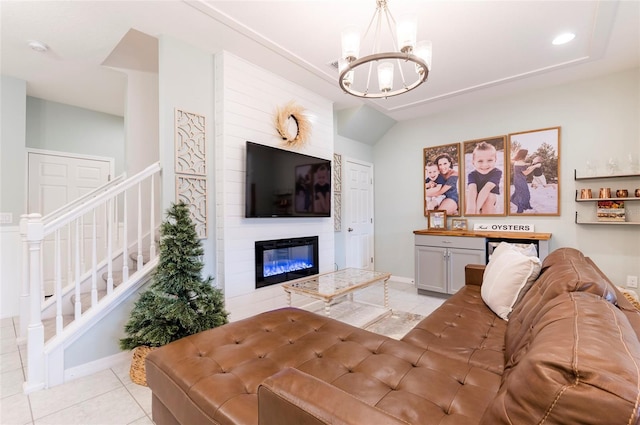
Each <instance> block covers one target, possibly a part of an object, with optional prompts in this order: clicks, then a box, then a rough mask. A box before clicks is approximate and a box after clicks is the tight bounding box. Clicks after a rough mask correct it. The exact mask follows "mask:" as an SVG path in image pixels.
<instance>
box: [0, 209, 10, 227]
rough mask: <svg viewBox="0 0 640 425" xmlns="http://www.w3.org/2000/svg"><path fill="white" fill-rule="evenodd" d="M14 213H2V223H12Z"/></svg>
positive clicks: (0, 217)
mask: <svg viewBox="0 0 640 425" xmlns="http://www.w3.org/2000/svg"><path fill="white" fill-rule="evenodd" d="M12 223H13V214H12V213H10V212H3V213H0V224H12Z"/></svg>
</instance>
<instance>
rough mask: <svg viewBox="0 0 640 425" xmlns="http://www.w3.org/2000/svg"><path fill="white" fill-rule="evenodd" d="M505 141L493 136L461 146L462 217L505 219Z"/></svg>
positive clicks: (506, 164)
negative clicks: (462, 179) (462, 169)
mask: <svg viewBox="0 0 640 425" xmlns="http://www.w3.org/2000/svg"><path fill="white" fill-rule="evenodd" d="M506 141H507V136H495V137H490V138H487V139H477V140H469V141H467V142H463V143H462V152H463V158H464V160H463V165H464V167H463V168H464V190H465V196H464V215H465V216H485V217H490V216H504V215H506V208H505V200H506V195H505V188H506V187H507V185H506V184H505V182H506V181H507V178H506V176H507V169H506V168H507V167H508V162H507V160H506V159H507V143H506Z"/></svg>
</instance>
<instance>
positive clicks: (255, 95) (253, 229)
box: [215, 52, 335, 320]
mask: <svg viewBox="0 0 640 425" xmlns="http://www.w3.org/2000/svg"><path fill="white" fill-rule="evenodd" d="M290 100H294V101H295V102H297V103H298V104H300V105H301V106H302V107H303V108H304V109H305V110H306V113H307V114H308V116H309V118H310V120H311V122H312V133H311V137H310V140H309V141H308V142H307V144H306V146H304V147H303V148H301V149H299V150H297V152H300V153H304V154H306V155H312V156H316V157H320V158H325V159H332V158H333V105H332V103H331V102H330V101H329V100H327V99H325V98H323V97H321V96H319V95H317V94H315V93H313V92H310V91H308V90H306V89H303V88H301V87H299V86H297V85H295V84H293V83H291V82H290V81H287V80H286V79H285V78H282V77H280V76H277V75H274V74H272V73H269V72H267V71H265V70H263V69H261V68H259V67H257V66H255V65H253V64H251V63H249V62H247V61H245V60H243V59H240V58H238V57H236V56H234V55H232V54H230V53H228V52H221V53H218V54H217V55H216V57H215V122H216V126H215V129H216V134H215V154H216V155H215V156H216V158H215V163H216V176H215V178H216V225H217V232H216V235H217V241H216V243H217V256H216V257H217V279H216V281H217V283H218V285H219V286H221V287H222V288H223V289H224V292H225V299H226V307H227V310H229V312H230V313H231V317H230V319H231V320H238V319H241V318H243V317H247V316H250V315H252V314H256V313H259V312H262V311H267V310H271V309H274V308H279V307H284V306H285V305H286V297H285V294H284V291H283V290H282V288H281V287H280V285H272V286H270V287H267V288H261V289H259V290H256V289H255V271H254V243H255V241H258V240H269V239H280V238H289V237H300V236H315V235H317V236H318V237H319V245H320V252H319V258H320V264H319V267H320V272H321V273H323V272H328V271H332V270H333V269H334V263H335V261H334V242H333V237H334V232H333V218H273V219H269V218H264V219H262V218H260V219H255V218H251V219H249V218H244V180H245V177H244V176H245V169H244V168H245V155H246V141H247V140H249V141H252V142H255V143H260V144H264V145H268V146H275V147H283V142H282V140H281V139H280V138H279V137H278V135H277V132H276V130H275V127H274V116H275V112H276V108H277V107H282V106H284V105H285V104H286V103H287V102H289V101H290ZM296 302H297V303H300V302H302V303H303V302H305V301H304V300H296Z"/></svg>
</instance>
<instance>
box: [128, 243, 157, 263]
mask: <svg viewBox="0 0 640 425" xmlns="http://www.w3.org/2000/svg"><path fill="white" fill-rule="evenodd" d="M159 249H160V248H159V245H158V244H157V243H156V254H157V253H158V252H160V251H159ZM129 258H131V259H132V260H133V261H134V262H136V263H137V262H138V251H135V252H132V253H131V254H129ZM150 259H151V251H150V250H149V248H145V249H143V250H142V263H143V264H147V263H148V262H149V260H150Z"/></svg>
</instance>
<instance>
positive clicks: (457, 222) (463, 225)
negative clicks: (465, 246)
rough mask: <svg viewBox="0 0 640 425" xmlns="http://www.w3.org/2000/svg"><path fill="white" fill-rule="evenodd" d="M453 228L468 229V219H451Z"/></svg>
mask: <svg viewBox="0 0 640 425" xmlns="http://www.w3.org/2000/svg"><path fill="white" fill-rule="evenodd" d="M451 230H467V219H466V218H453V219H451Z"/></svg>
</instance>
